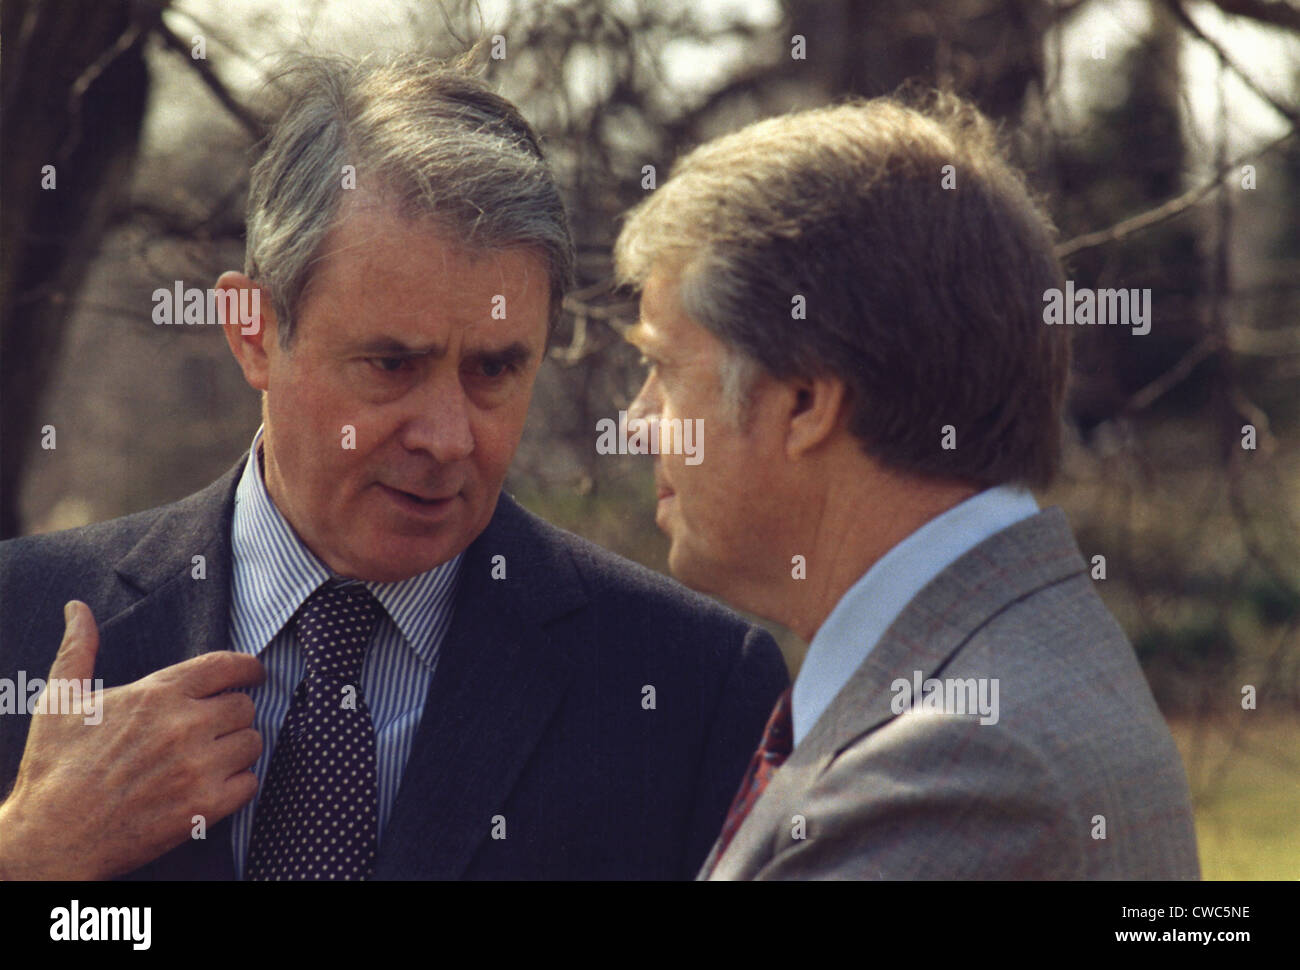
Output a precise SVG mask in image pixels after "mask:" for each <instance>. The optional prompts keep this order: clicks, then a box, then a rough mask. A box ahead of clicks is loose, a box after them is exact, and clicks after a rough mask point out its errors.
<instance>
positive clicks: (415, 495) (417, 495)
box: [385, 485, 456, 504]
mask: <svg viewBox="0 0 1300 970" xmlns="http://www.w3.org/2000/svg"><path fill="white" fill-rule="evenodd" d="M385 487H386V488H390V489H392V490H393V491H394V492H398V493H400V494H402V495H404V496H406V497H407V498H410V499H414V500H415V501H417V502H427V503H430V504H433V503H435V502H445V501H447V500H448V499H453V498H455V497H456V493H455V492H451V493H450V494H448V495H426V494H424V493H423V492H412V491H408V490H407V489H404V488H393V487H392V486H391V485H389V486H385Z"/></svg>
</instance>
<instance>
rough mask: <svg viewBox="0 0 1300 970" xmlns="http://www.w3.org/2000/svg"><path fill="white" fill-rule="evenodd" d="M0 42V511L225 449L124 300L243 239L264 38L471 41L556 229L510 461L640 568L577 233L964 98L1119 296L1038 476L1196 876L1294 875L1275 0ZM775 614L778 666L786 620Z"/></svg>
mask: <svg viewBox="0 0 1300 970" xmlns="http://www.w3.org/2000/svg"><path fill="white" fill-rule="evenodd" d="M496 35H500V39H499V40H498V41H497V42H496V43H495V44H493V43H492V38H493V37H494V36H496ZM0 37H2V42H3V61H2V62H0V70H2V72H3V170H2V176H0V178H2V191H3V205H2V207H0V242H2V245H3V253H2V254H0V263H2V266H0V304H2V306H3V319H2V321H0V340H2V343H0V435H2V437H0V537H10V536H14V535H24V534H31V533H37V532H44V531H50V530H54V529H62V528H68V527H72V526H77V525H82V524H85V523H89V522H96V521H101V520H104V519H108V518H112V517H114V516H118V515H122V514H125V513H128V512H133V511H138V510H140V509H145V508H149V507H152V506H155V505H159V504H162V503H165V502H169V501H172V500H175V499H178V498H181V497H183V496H185V495H187V494H189V493H191V492H193V491H195V490H196V489H198V488H201V487H202V486H204V485H206V484H208V483H209V482H210V481H212V480H213V479H214V478H216V477H217V476H219V475H220V474H221V473H222V472H224V471H226V470H227V469H228V468H229V467H230V466H231V465H232V464H233V463H234V462H235V461H237V460H238V459H239V458H240V457H241V455H242V454H243V453H245V452H246V451H247V449H248V446H249V443H250V441H251V437H252V434H253V432H254V430H255V429H256V427H257V424H258V420H259V418H258V401H257V397H256V395H255V393H254V392H253V391H252V390H251V389H250V388H249V387H248V386H247V385H246V384H245V383H244V381H243V378H242V376H241V374H240V372H239V370H238V368H237V367H236V366H235V364H234V362H233V360H231V359H230V357H229V353H228V351H227V349H226V346H225V342H224V340H223V337H222V334H220V333H219V332H216V328H210V327H185V326H181V327H158V326H155V325H154V323H153V322H152V319H151V313H152V309H153V301H152V298H151V294H152V292H153V291H154V290H155V289H156V288H158V287H168V288H170V287H171V286H173V284H174V282H175V281H176V280H182V281H183V282H184V284H185V285H186V286H193V287H200V288H206V287H208V286H211V285H213V283H214V282H215V280H216V277H217V276H218V274H219V273H220V272H221V271H222V270H224V269H229V268H241V267H242V265H243V205H244V199H245V193H246V190H247V183H248V170H249V166H250V164H251V161H252V159H253V158H254V157H255V151H254V146H255V145H256V144H257V142H258V140H259V139H260V138H261V136H262V134H263V132H264V124H265V118H264V116H263V114H262V105H263V103H264V98H263V95H264V93H265V91H264V88H265V85H266V84H267V81H266V78H267V77H268V76H269V75H270V74H271V73H272V71H273V69H274V66H275V63H276V59H277V57H278V55H280V54H281V53H283V52H284V51H286V50H288V49H292V48H301V47H309V48H312V49H316V50H319V51H342V52H348V53H365V52H368V51H376V50H388V49H397V48H408V47H411V46H426V47H432V48H433V49H434V50H435V51H437V52H439V53H441V54H445V55H447V56H454V55H456V54H458V53H460V52H462V51H464V50H465V49H467V48H468V47H469V46H471V45H472V44H473V43H474V42H475V41H479V40H483V39H485V38H486V39H487V40H486V46H485V47H484V49H483V53H482V57H481V58H480V61H481V67H482V70H483V71H484V72H485V74H486V75H487V76H488V77H489V79H490V80H491V81H492V82H493V83H494V85H495V86H496V87H497V88H498V89H499V90H500V91H501V92H502V93H503V94H504V95H506V96H507V97H509V98H511V99H512V100H514V101H515V102H516V103H517V104H519V106H520V107H521V108H522V110H523V112H524V114H525V115H526V116H527V117H528V118H529V119H530V120H531V121H532V123H533V124H534V125H535V126H536V128H537V129H538V130H539V132H540V133H541V134H542V136H543V139H544V142H545V144H546V147H547V151H548V153H549V156H550V158H551V160H552V164H553V166H554V169H555V171H556V174H557V176H558V178H559V180H560V183H561V185H562V186H563V189H564V191H565V193H566V198H567V201H568V203H569V211H570V215H571V218H572V221H573V228H574V232H575V235H576V238H577V241H578V246H579V287H578V289H577V291H576V292H575V293H574V294H573V295H572V297H571V298H570V300H569V301H568V311H569V312H568V314H567V315H566V321H565V326H564V328H563V330H562V331H561V333H560V335H559V337H558V339H557V341H556V343H555V345H554V347H553V349H552V352H551V355H550V359H549V360H548V361H547V363H546V364H545V366H544V368H543V371H542V374H541V377H540V378H539V381H538V387H537V391H536V396H535V398H534V402H533V408H532V411H531V414H530V417H529V424H528V429H527V431H526V433H525V438H524V442H523V444H522V445H521V447H520V450H519V452H518V455H517V457H516V460H515V463H514V466H513V469H512V472H511V476H510V479H509V481H508V483H507V488H508V489H509V490H510V491H511V492H513V493H514V494H515V495H516V497H517V498H519V499H520V500H521V501H522V502H523V503H524V504H525V505H527V506H529V507H530V508H532V509H533V510H534V511H536V512H538V513H540V514H541V515H543V516H545V517H547V518H549V519H551V520H552V521H554V522H556V523H558V524H560V525H562V526H564V527H566V528H569V529H571V530H573V531H575V532H578V533H581V534H583V535H586V536H588V537H590V538H592V539H593V540H595V541H596V542H599V543H601V544H602V545H605V546H607V547H609V548H612V549H614V550H615V551H617V552H619V553H621V554H623V555H625V556H628V557H630V558H632V559H636V560H639V561H641V562H643V563H646V564H647V565H650V566H651V567H653V568H656V569H660V570H661V571H662V570H664V567H665V558H666V549H667V546H666V541H665V540H664V538H663V537H662V536H661V535H660V534H659V532H658V531H657V530H656V528H655V526H654V521H653V510H654V501H653V498H654V490H653V486H652V483H651V477H650V471H649V464H648V463H647V462H645V461H644V460H643V459H640V460H638V459H637V458H620V457H618V456H604V455H597V453H596V450H595V439H596V422H597V421H598V420H599V419H600V418H602V417H612V416H616V415H617V411H618V410H619V409H620V408H625V407H626V406H627V404H628V403H629V402H630V400H631V398H632V397H633V396H634V394H635V390H636V388H637V386H638V385H639V383H640V380H641V376H642V375H641V373H640V370H639V368H638V366H637V364H636V354H635V352H634V351H632V350H631V349H630V348H629V347H627V346H626V345H624V344H623V342H622V341H621V338H620V331H621V329H622V328H623V327H625V326H626V325H627V324H628V323H630V322H631V320H632V319H633V318H634V316H635V305H634V304H633V303H630V302H628V300H627V298H626V295H625V294H619V293H617V292H614V291H612V289H611V287H610V285H609V273H610V261H609V248H610V244H611V243H612V241H613V239H614V237H615V235H616V234H617V231H618V226H619V217H620V214H621V213H622V212H623V211H625V210H626V209H627V208H628V207H629V206H631V205H633V204H635V203H636V202H637V201H639V200H640V199H641V198H642V197H643V196H644V194H645V192H646V191H647V189H645V188H643V184H644V177H643V167H644V166H646V165H652V166H654V168H655V173H656V179H657V180H658V181H662V180H663V179H665V178H666V177H667V175H668V171H669V168H670V166H671V163H672V161H673V159H674V158H676V157H677V156H678V155H679V154H680V153H682V152H683V151H684V150H686V149H688V148H690V147H692V146H693V145H695V144H698V143H699V142H701V141H704V140H707V139H709V138H711V137H714V136H716V135H718V134H721V133H723V132H727V131H730V130H733V129H735V128H737V127H740V126H742V125H744V124H746V123H748V122H750V121H753V120H755V119H758V118H762V117H766V116H769V115H772V114H776V113H780V112H784V111H788V110H791V109H796V108H801V107H807V106H813V105H819V104H825V103H827V102H829V101H832V100H834V99H837V98H842V97H845V96H850V95H862V96H873V95H878V94H886V93H889V92H891V91H894V90H896V89H897V88H898V87H899V86H900V85H901V84H904V83H907V82H911V83H919V84H921V85H938V86H944V87H949V88H952V89H955V90H957V91H959V92H962V93H964V94H966V95H967V96H969V97H971V98H972V99H974V100H975V101H976V102H977V103H978V104H979V105H980V106H981V107H982V108H983V110H984V111H985V112H986V113H988V114H989V115H991V116H992V117H994V118H995V119H997V120H998V121H999V122H1000V123H1001V124H1002V129H1003V132H1004V135H1005V137H1006V140H1007V143H1008V145H1009V147H1010V150H1011V151H1012V154H1013V155H1014V156H1015V157H1016V159H1017V161H1018V162H1019V163H1020V164H1021V165H1023V166H1024V167H1026V168H1027V169H1028V171H1029V172H1030V177H1031V180H1032V182H1033V184H1034V185H1035V187H1036V188H1037V189H1038V190H1040V191H1041V192H1043V193H1044V194H1045V195H1046V197H1047V198H1048V200H1049V206H1050V209H1051V211H1052V213H1053V216H1054V218H1055V219H1056V221H1057V224H1058V226H1059V228H1060V246H1059V251H1060V253H1061V255H1062V257H1063V259H1064V261H1065V264H1066V269H1067V277H1069V278H1072V279H1074V280H1075V281H1076V282H1077V284H1078V285H1079V286H1091V287H1125V288H1146V287H1149V288H1151V290H1152V306H1153V322H1152V327H1151V332H1150V333H1149V334H1148V335H1146V336H1145V337H1143V338H1142V339H1134V338H1133V335H1132V334H1130V333H1129V332H1128V330H1127V328H1088V329H1080V330H1078V331H1076V332H1075V333H1074V337H1075V356H1076V367H1075V370H1076V373H1075V375H1074V385H1073V390H1072V393H1071V404H1070V416H1069V423H1070V427H1069V441H1068V445H1067V454H1066V461H1065V469H1064V474H1063V476H1062V478H1061V480H1060V482H1059V483H1058V485H1057V486H1055V487H1054V488H1053V489H1052V490H1051V491H1050V492H1047V493H1043V494H1040V495H1039V496H1038V498H1039V502H1040V504H1042V505H1052V504H1056V505H1061V506H1062V507H1064V509H1065V510H1066V511H1067V513H1068V514H1069V517H1070V520H1071V522H1072V524H1073V525H1074V528H1075V531H1076V534H1077V535H1078V538H1079V544H1080V546H1081V548H1082V550H1083V552H1084V556H1085V558H1088V559H1090V560H1092V561H1093V564H1094V566H1093V576H1094V580H1095V581H1096V585H1097V588H1098V590H1099V592H1100V593H1101V595H1102V596H1103V598H1104V599H1105V600H1106V602H1107V604H1108V605H1109V607H1110V608H1111V609H1112V610H1113V611H1114V613H1115V614H1116V616H1117V617H1118V618H1119V619H1120V621H1121V623H1122V624H1123V625H1124V626H1125V628H1126V629H1127V631H1128V633H1129V635H1130V637H1131V638H1132V640H1133V643H1134V645H1135V647H1136V649H1137V651H1138V654H1139V657H1140V659H1141V661H1142V663H1143V666H1144V668H1145V670H1146V672H1147V676H1148V678H1149V679H1150V681H1151V684H1152V688H1153V690H1154V692H1155V694H1156V698H1157V700H1158V701H1159V703H1160V705H1161V708H1162V710H1163V711H1164V713H1165V715H1166V717H1167V718H1168V720H1169V723H1170V726H1171V729H1172V730H1173V732H1174V735H1175V738H1176V739H1177V741H1178V743H1179V746H1180V749H1181V750H1182V753H1183V757H1184V760H1185V763H1186V767H1187V770H1188V775H1189V779H1190V781H1191V785H1192V790H1193V795H1194V799H1195V802H1196V812H1197V827H1198V835H1199V839H1200V846H1201V854H1202V867H1203V870H1204V873H1205V875H1206V877H1207V878H1211V879H1258V878H1272V879H1296V878H1300V541H1297V540H1298V539H1300V449H1297V447H1296V445H1297V438H1298V437H1300V322H1298V321H1300V137H1297V135H1296V127H1297V123H1298V122H1300V5H1298V4H1297V3H1295V2H1294V0H1290V2H1288V0H1202V2H1178V0H1057V2H1047V0H949V2H936V0H689V2H688V0H662V2H651V0H555V2H537V0H481V2H478V3H466V2H460V0H443V2H441V3H430V2H416V0H385V2H373V3H367V4H365V5H364V6H360V5H356V4H352V3H348V2H345V0H320V2H312V0H305V2H281V0H237V2H231V0H220V2H218V0H181V2H176V3H170V4H169V3H165V2H139V0H136V2H132V0H93V2H91V0H86V2H81V0H64V2H46V3H40V2H32V0H18V2H6V3H5V4H4V6H3V11H2V13H0ZM497 55H501V56H497ZM47 165H52V166H53V167H54V168H53V172H52V177H53V179H54V180H55V182H54V184H53V187H48V186H47V187H44V188H43V187H42V181H43V180H45V181H46V182H47V183H48V182H49V180H50V178H51V172H50V171H49V170H47V169H44V168H43V167H44V166H47ZM47 426H53V427H54V429H55V435H56V437H55V439H54V442H53V443H54V444H55V447H52V448H51V447H49V444H51V442H50V440H49V435H48V434H47V433H46V431H45V429H46V428H47ZM1097 556H1101V557H1103V560H1100V561H1099V560H1096V559H1094V558H1093V557H1097ZM1099 563H1100V569H1099V568H1098V564H1099ZM774 632H776V633H777V634H778V636H779V638H780V640H781V643H782V647H783V650H784V651H785V654H786V659H787V662H788V663H789V664H790V667H791V671H792V672H794V671H796V670H797V669H798V665H799V662H800V660H801V659H802V655H803V651H804V649H805V644H803V643H801V642H800V641H799V640H798V639H797V638H796V637H794V636H793V635H792V634H790V633H789V632H788V631H784V630H775V631H774Z"/></svg>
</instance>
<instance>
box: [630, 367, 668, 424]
mask: <svg viewBox="0 0 1300 970" xmlns="http://www.w3.org/2000/svg"><path fill="white" fill-rule="evenodd" d="M654 381H655V379H654V376H653V375H651V376H647V377H646V379H645V382H644V383H643V384H642V385H641V390H639V391H637V394H636V400H634V401H633V402H632V403H631V404H630V405H628V409H627V418H628V421H636V420H638V419H640V420H643V421H652V420H654V419H655V418H657V417H658V416H659V406H660V405H659V394H658V389H657V388H656V387H655V386H654Z"/></svg>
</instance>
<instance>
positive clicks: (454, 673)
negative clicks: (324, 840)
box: [375, 494, 586, 879]
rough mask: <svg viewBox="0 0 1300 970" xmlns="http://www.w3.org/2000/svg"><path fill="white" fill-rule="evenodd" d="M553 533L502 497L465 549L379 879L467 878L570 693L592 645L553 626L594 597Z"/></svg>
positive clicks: (383, 847) (384, 847) (380, 863)
mask: <svg viewBox="0 0 1300 970" xmlns="http://www.w3.org/2000/svg"><path fill="white" fill-rule="evenodd" d="M548 529H549V527H546V526H544V525H542V524H541V523H540V522H539V521H538V520H536V519H533V518H532V517H531V516H529V515H528V513H526V512H524V511H523V510H522V509H521V508H520V507H519V506H518V505H516V504H515V502H514V501H513V500H511V499H510V498H509V497H508V496H506V495H504V494H503V495H502V496H501V498H500V500H499V501H498V504H497V509H496V513H495V514H494V515H493V518H492V521H491V522H490V523H489V524H488V527H487V529H485V530H484V531H483V534H482V535H480V536H479V538H478V539H476V540H475V541H474V542H473V543H471V545H470V547H469V548H468V549H467V550H466V553H465V558H464V559H463V560H462V562H461V569H460V576H459V579H458V586H457V592H456V606H455V613H454V615H453V617H452V623H451V628H450V629H449V630H448V633H447V639H446V641H445V642H444V643H443V645H442V648H441V650H440V652H439V660H438V667H437V670H436V671H435V673H434V677H433V682H432V683H431V684H430V687H429V693H428V696H427V698H426V701H425V707H424V715H423V717H422V719H421V721H420V727H419V729H418V731H417V733H416V737H415V742H414V744H413V746H412V749H411V756H410V759H409V760H408V761H407V765H406V771H405V773H404V775H403V777H402V785H401V788H400V790H399V792H398V796H397V802H396V804H395V805H394V806H393V812H392V816H391V817H390V819H389V822H388V827H387V830H386V831H385V833H384V840H383V845H381V846H380V851H379V860H378V863H377V865H376V871H375V878H376V879H415V878H418V879H456V878H459V877H461V876H462V875H463V874H464V873H465V870H466V868H467V867H468V866H469V863H470V861H471V859H472V858H473V855H474V852H475V851H476V849H477V848H478V846H479V844H480V843H481V842H482V841H483V839H485V838H487V837H488V835H489V833H490V831H491V828H492V816H494V815H497V814H500V813H501V812H502V811H503V809H504V806H505V802H506V799H507V797H508V796H509V794H510V792H511V790H512V789H513V787H514V785H515V782H516V780H517V778H518V777H519V774H520V772H521V770H522V769H523V767H524V765H525V763H526V762H527V760H528V758H529V756H530V755H531V754H532V751H533V749H534V747H535V746H536V744H537V742H538V739H539V738H540V736H541V734H542V732H543V730H544V728H545V726H546V723H547V721H548V720H549V718H550V717H551V715H552V713H553V712H554V711H555V709H556V707H557V706H558V705H559V703H560V700H561V699H562V698H563V696H564V692H565V689H566V688H567V686H568V684H569V680H570V678H571V677H572V674H573V670H574V668H575V664H577V663H578V662H579V658H578V656H577V651H578V650H580V649H581V646H580V645H578V644H575V643H573V642H572V641H571V640H569V639H564V640H559V641H554V642H553V641H552V640H551V639H550V638H549V637H548V636H547V633H546V630H545V625H546V623H547V622H548V621H550V620H552V619H555V618H558V617H559V616H560V615H562V614H564V613H567V612H570V611H571V610H573V609H575V608H577V607H579V606H581V605H582V604H583V603H584V602H585V601H586V595H585V592H584V591H583V587H582V582H581V579H580V577H579V575H578V573H577V570H576V568H575V566H574V564H573V562H572V560H571V559H570V558H569V553H568V551H567V550H566V549H565V548H564V547H563V546H562V545H561V544H560V543H558V542H557V541H555V539H554V538H552V537H551V536H550V535H548ZM497 556H503V557H504V568H505V570H506V578H504V579H494V578H492V572H493V568H494V565H498V564H500V561H499V560H496V561H495V562H494V559H495V557H497Z"/></svg>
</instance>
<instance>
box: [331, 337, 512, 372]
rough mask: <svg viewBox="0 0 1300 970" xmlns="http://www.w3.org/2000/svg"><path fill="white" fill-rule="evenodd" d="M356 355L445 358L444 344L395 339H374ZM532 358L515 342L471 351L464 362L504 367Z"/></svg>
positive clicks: (361, 346)
mask: <svg viewBox="0 0 1300 970" xmlns="http://www.w3.org/2000/svg"><path fill="white" fill-rule="evenodd" d="M356 353H359V354H365V355H367V356H372V357H433V358H435V359H437V358H442V357H444V356H446V353H447V348H446V345H444V344H423V345H416V346H412V345H410V344H407V343H403V342H402V341H401V340H398V339H397V338H396V337H376V338H374V339H373V340H367V341H365V342H364V343H362V344H359V345H358V346H357V348H356ZM532 357H533V351H532V349H531V348H530V347H528V345H527V344H525V343H523V342H522V341H519V340H516V341H515V342H514V343H510V344H506V346H504V347H484V348H479V349H475V350H471V351H469V352H468V353H466V354H465V359H466V360H471V361H474V362H478V363H493V364H502V365H505V366H510V365H515V366H518V365H521V364H525V363H527V362H528V361H529V360H530V359H531V358H532Z"/></svg>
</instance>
